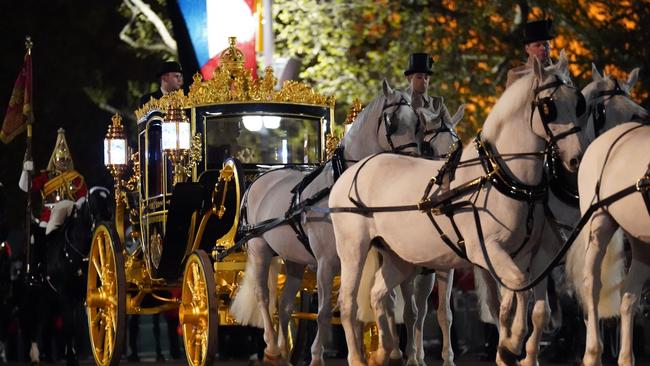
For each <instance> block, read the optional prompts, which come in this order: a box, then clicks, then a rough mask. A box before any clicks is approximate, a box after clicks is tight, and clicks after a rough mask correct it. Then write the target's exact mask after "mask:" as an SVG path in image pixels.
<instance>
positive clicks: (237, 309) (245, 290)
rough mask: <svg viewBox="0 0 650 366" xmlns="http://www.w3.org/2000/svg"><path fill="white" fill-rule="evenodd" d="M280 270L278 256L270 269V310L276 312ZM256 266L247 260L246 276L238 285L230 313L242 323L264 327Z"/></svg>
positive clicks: (272, 260)
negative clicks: (256, 291) (256, 289)
mask: <svg viewBox="0 0 650 366" xmlns="http://www.w3.org/2000/svg"><path fill="white" fill-rule="evenodd" d="M279 272H280V261H279V258H278V257H274V258H273V259H271V267H270V269H269V283H268V285H269V311H270V312H271V314H274V313H275V311H276V309H277V285H278V273H279ZM254 278H255V266H253V265H252V263H251V261H247V262H246V269H245V271H244V278H243V279H242V280H241V281H240V282H239V285H238V286H237V292H236V293H235V298H234V299H233V301H232V304H231V305H230V315H232V316H233V317H234V318H235V320H236V321H237V323H239V324H241V325H250V326H253V327H257V328H264V320H263V319H262V315H261V312H260V311H259V310H258V308H257V306H258V304H257V297H256V296H255V283H254Z"/></svg>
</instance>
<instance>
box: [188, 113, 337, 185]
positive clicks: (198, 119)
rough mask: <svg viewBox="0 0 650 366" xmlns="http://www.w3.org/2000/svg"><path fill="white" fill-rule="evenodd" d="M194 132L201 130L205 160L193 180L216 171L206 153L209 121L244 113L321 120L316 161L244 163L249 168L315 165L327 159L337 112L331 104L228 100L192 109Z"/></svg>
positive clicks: (197, 168) (198, 167)
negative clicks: (329, 138) (327, 147)
mask: <svg viewBox="0 0 650 366" xmlns="http://www.w3.org/2000/svg"><path fill="white" fill-rule="evenodd" d="M190 114H191V123H192V126H191V128H192V131H193V134H196V133H201V134H202V140H203V152H202V153H203V161H202V162H201V163H200V164H198V165H197V167H196V169H194V177H193V179H194V180H195V181H196V179H197V177H198V176H199V175H201V173H203V172H205V171H208V170H213V169H214V168H210V169H208V162H207V159H206V156H207V148H208V147H207V136H206V133H205V131H206V125H207V124H208V123H218V122H216V121H211V119H216V118H220V117H224V116H225V117H241V116H245V115H258V116H264V115H266V116H271V115H272V116H279V117H287V118H296V119H311V120H318V121H319V122H318V123H317V124H318V128H319V130H320V131H319V133H318V136H317V139H318V141H317V146H318V151H317V159H316V160H317V161H313V162H309V163H286V164H285V163H277V164H258V163H251V164H243V165H244V166H245V168H246V170H264V169H270V168H272V167H281V166H314V165H319V164H321V163H323V162H324V161H325V160H326V151H325V135H326V134H327V133H328V132H329V131H330V128H331V127H330V126H331V121H332V120H333V114H334V111H333V109H332V108H330V107H329V106H324V105H309V104H298V103H280V102H255V103H251V102H243V103H228V104H217V105H208V106H198V107H194V108H192V109H191V111H190Z"/></svg>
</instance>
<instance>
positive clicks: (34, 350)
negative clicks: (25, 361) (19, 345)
mask: <svg viewBox="0 0 650 366" xmlns="http://www.w3.org/2000/svg"><path fill="white" fill-rule="evenodd" d="M29 361H30V363H31V364H32V365H38V364H40V363H41V355H40V352H39V351H38V344H37V343H36V342H32V345H31V348H30V349H29Z"/></svg>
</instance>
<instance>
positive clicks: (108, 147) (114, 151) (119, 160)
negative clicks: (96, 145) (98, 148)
mask: <svg viewBox="0 0 650 366" xmlns="http://www.w3.org/2000/svg"><path fill="white" fill-rule="evenodd" d="M126 153H127V151H126V135H125V134H124V126H122V117H120V116H119V115H118V114H117V113H116V114H115V115H114V116H113V118H112V123H111V125H110V126H108V132H106V138H105V139H104V165H106V166H107V167H109V169H110V167H111V166H113V165H115V166H120V165H122V166H124V165H126Z"/></svg>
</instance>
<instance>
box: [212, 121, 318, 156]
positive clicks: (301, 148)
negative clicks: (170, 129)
mask: <svg viewBox="0 0 650 366" xmlns="http://www.w3.org/2000/svg"><path fill="white" fill-rule="evenodd" d="M205 131H206V132H205V134H206V155H207V157H206V164H207V168H208V169H219V168H221V164H222V162H223V160H224V159H225V158H226V157H228V156H234V157H236V158H237V159H239V160H240V161H241V162H242V163H256V164H269V165H273V164H317V163H318V162H319V159H320V146H321V141H320V133H319V131H320V120H319V119H316V118H304V117H295V116H288V117H287V116H271V115H263V116H262V115H245V116H219V117H210V118H209V119H207V120H206V121H205Z"/></svg>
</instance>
